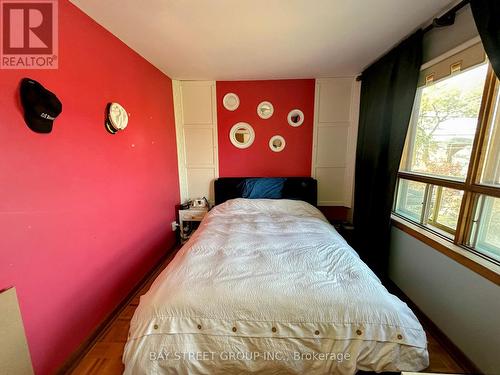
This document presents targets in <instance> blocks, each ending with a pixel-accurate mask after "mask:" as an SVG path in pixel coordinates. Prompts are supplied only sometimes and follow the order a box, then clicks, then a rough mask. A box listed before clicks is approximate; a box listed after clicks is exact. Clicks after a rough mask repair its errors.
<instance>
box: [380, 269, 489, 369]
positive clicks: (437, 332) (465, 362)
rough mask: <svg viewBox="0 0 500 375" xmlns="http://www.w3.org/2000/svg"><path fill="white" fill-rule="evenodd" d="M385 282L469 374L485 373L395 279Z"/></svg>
mask: <svg viewBox="0 0 500 375" xmlns="http://www.w3.org/2000/svg"><path fill="white" fill-rule="evenodd" d="M384 284H385V286H386V287H387V289H388V290H389V291H390V292H391V293H392V294H394V295H396V296H398V297H399V298H400V299H401V300H403V301H404V302H406V304H407V305H408V306H409V307H410V308H411V309H412V311H413V312H414V313H415V315H416V316H417V318H418V319H419V320H420V323H422V325H423V326H424V327H425V328H426V329H427V330H429V331H430V332H431V333H432V335H433V336H434V337H435V339H436V340H437V341H438V342H439V344H440V345H441V346H442V347H443V348H444V349H445V350H446V351H447V352H448V354H449V355H450V356H451V357H452V358H453V359H454V360H455V361H456V362H457V363H458V364H459V365H460V366H461V367H462V368H463V369H464V371H465V372H466V373H467V374H471V375H482V374H483V373H482V372H481V371H480V370H479V369H478V368H477V366H476V365H475V364H474V362H472V361H471V360H470V359H469V358H468V357H467V356H466V355H465V354H464V352H462V351H461V350H460V349H459V348H458V346H456V345H455V344H454V343H453V342H452V341H451V340H450V339H449V337H448V336H446V334H445V333H444V332H443V331H441V329H440V328H439V327H438V326H437V325H436V324H435V323H434V322H433V321H432V320H431V319H430V318H429V317H428V316H427V315H426V314H425V313H424V312H423V311H422V310H420V308H419V307H418V306H417V305H416V304H415V303H414V302H413V301H412V300H411V299H410V298H409V297H408V296H407V295H406V294H405V293H404V292H403V291H402V290H401V289H399V287H398V286H397V285H396V284H395V283H394V281H392V280H389V279H386V280H384Z"/></svg>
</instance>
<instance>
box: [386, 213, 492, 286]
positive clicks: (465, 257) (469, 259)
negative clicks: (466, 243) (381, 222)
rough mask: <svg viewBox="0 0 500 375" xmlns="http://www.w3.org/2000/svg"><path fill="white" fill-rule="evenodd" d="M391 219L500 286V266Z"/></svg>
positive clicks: (398, 225) (415, 227)
mask: <svg viewBox="0 0 500 375" xmlns="http://www.w3.org/2000/svg"><path fill="white" fill-rule="evenodd" d="M391 219H392V225H393V226H395V227H396V228H398V229H400V230H402V231H403V232H405V233H407V234H409V235H410V236H412V237H414V238H416V239H417V240H419V241H421V242H423V243H425V244H427V245H428V246H430V247H432V248H433V249H435V250H437V251H439V252H440V253H442V254H444V255H446V256H448V257H449V258H451V259H453V260H454V261H456V262H458V263H460V264H461V265H463V266H464V267H467V268H468V269H470V270H471V271H474V272H475V273H477V274H479V275H481V276H483V277H485V278H486V279H488V280H490V281H491V282H493V283H495V284H496V285H500V266H498V265H496V264H494V263H492V262H490V261H488V260H486V259H484V258H482V257H480V256H478V255H476V254H474V253H473V252H471V251H468V250H465V249H463V248H461V247H460V246H457V245H455V244H453V243H451V242H449V241H447V240H445V239H444V238H442V237H440V236H438V235H436V234H434V233H432V232H430V231H428V230H425V229H423V228H421V227H419V226H418V225H415V224H412V223H411V222H409V221H407V220H405V219H402V218H400V217H398V216H396V215H391Z"/></svg>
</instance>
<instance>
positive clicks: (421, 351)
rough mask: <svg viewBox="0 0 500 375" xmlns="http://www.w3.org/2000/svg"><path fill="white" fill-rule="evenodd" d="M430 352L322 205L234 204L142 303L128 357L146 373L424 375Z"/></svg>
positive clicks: (129, 365)
mask: <svg viewBox="0 0 500 375" xmlns="http://www.w3.org/2000/svg"><path fill="white" fill-rule="evenodd" d="M373 245H374V246H377V245H376V244H373ZM426 346H427V343H426V336H425V332H424V330H423V329H422V326H421V325H420V324H419V322H418V321H417V319H416V318H415V316H414V315H413V313H412V311H411V310H410V309H409V308H408V307H407V306H406V304H404V303H403V302H401V301H400V300H399V299H398V298H396V297H395V296H393V295H391V294H389V293H388V292H387V290H386V289H385V288H384V287H383V286H382V284H381V283H380V281H379V280H378V278H377V277H376V276H375V275H374V274H373V273H372V271H371V270H370V269H369V268H368V267H367V266H366V265H365V264H364V263H363V262H362V261H361V260H360V259H359V257H358V255H357V254H356V252H355V251H354V250H352V248H350V247H349V245H347V244H346V242H345V241H344V240H343V239H342V237H341V236H340V235H339V234H338V233H337V232H336V231H335V230H334V229H333V227H332V226H331V225H329V224H328V222H327V221H326V219H325V218H324V216H323V215H322V214H321V213H320V212H319V211H318V210H317V209H316V208H314V207H313V206H311V205H309V204H307V203H305V202H301V201H291V200H246V199H234V200H231V201H228V202H226V203H224V204H222V205H219V206H217V207H215V208H214V209H213V210H211V211H210V212H209V214H208V215H207V216H206V217H205V218H204V220H203V221H202V223H201V225H200V228H199V229H198V230H197V232H196V233H195V234H194V236H193V237H192V238H191V239H190V240H189V242H188V243H187V244H186V245H185V246H184V247H183V248H182V249H181V250H180V251H179V253H178V254H177V255H176V256H175V258H174V260H173V261H172V262H171V263H170V264H169V265H168V267H167V268H166V269H165V270H164V271H163V272H162V273H161V275H160V276H159V277H158V278H157V279H156V281H155V282H154V284H153V285H152V287H151V289H150V290H149V292H148V293H147V294H145V295H144V296H142V297H141V302H140V304H139V306H138V308H137V310H136V312H135V315H134V317H133V319H132V321H131V326H130V332H129V339H128V342H127V344H126V347H125V351H124V355H123V360H124V363H125V373H126V374H134V375H137V374H237V373H251V372H253V373H261V374H285V373H295V374H305V373H307V374H326V373H330V374H354V373H355V372H356V370H357V369H360V370H373V371H398V370H410V371H411V370H414V371H417V370H422V369H424V368H425V367H427V365H428V354H427V349H426Z"/></svg>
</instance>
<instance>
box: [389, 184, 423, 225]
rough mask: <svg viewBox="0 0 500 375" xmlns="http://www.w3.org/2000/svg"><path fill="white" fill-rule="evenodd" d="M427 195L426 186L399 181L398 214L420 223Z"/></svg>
mask: <svg viewBox="0 0 500 375" xmlns="http://www.w3.org/2000/svg"><path fill="white" fill-rule="evenodd" d="M424 195H425V184H423V183H420V182H415V181H409V180H403V179H400V180H399V186H398V196H397V198H396V210H395V211H396V213H398V214H400V215H401V216H404V217H406V218H408V219H411V220H413V221H416V222H420V218H421V216H422V206H423V201H424Z"/></svg>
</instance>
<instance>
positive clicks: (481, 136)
mask: <svg viewBox="0 0 500 375" xmlns="http://www.w3.org/2000/svg"><path fill="white" fill-rule="evenodd" d="M499 86H500V84H499V81H498V79H496V77H495V75H494V73H493V71H492V69H491V67H490V66H489V63H488V62H487V61H486V59H485V54H484V50H483V49H482V46H481V44H480V43H479V44H477V45H474V46H473V47H470V48H469V49H467V50H464V51H463V52H461V53H460V54H458V55H455V56H451V57H449V58H447V59H446V60H443V61H441V62H440V63H438V64H436V65H435V66H431V67H429V68H426V69H425V70H422V72H421V78H420V81H419V87H418V89H417V94H416V97H415V104H414V106H413V112H412V117H411V120H410V124H409V128H408V135H407V137H406V143H405V147H404V151H403V157H402V159H401V165H400V169H399V174H398V184H397V187H396V195H395V200H394V208H393V212H394V213H395V214H396V215H398V216H400V217H402V218H404V219H405V220H409V221H411V222H414V223H416V224H418V225H419V226H421V227H422V228H425V229H427V230H428V231H431V232H433V233H434V234H437V235H438V236H440V237H442V238H444V239H446V240H448V241H450V242H453V243H454V244H455V245H458V246H461V247H462V248H464V249H467V250H469V251H472V252H475V253H476V254H478V255H480V256H482V257H483V258H485V259H488V260H489V261H491V262H493V263H496V264H500V92H499Z"/></svg>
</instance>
